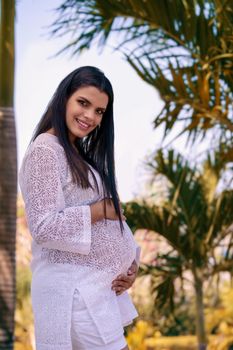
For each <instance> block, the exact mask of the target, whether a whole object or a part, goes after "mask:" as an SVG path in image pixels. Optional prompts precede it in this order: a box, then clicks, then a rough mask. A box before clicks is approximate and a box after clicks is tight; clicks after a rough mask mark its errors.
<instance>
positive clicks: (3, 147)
mask: <svg viewBox="0 0 233 350" xmlns="http://www.w3.org/2000/svg"><path fill="white" fill-rule="evenodd" d="M14 16H15V4H14V1H13V0H1V8H0V24H1V32H0V274H1V282H0V310H1V311H0V349H4V350H8V349H9V350H12V349H13V343H14V309H15V236H16V195H17V159H16V134H15V122H14V108H13V94H14Z"/></svg>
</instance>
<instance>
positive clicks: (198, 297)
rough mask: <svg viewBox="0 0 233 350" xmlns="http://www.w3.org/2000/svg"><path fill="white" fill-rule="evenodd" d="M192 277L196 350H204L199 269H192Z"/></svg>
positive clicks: (205, 345) (201, 285) (202, 304)
mask: <svg viewBox="0 0 233 350" xmlns="http://www.w3.org/2000/svg"><path fill="white" fill-rule="evenodd" d="M193 276H194V289H195V298H196V333H197V339H198V350H206V349H207V338H206V331H205V316H204V303H203V279H202V273H201V271H200V269H198V268H194V270H193Z"/></svg>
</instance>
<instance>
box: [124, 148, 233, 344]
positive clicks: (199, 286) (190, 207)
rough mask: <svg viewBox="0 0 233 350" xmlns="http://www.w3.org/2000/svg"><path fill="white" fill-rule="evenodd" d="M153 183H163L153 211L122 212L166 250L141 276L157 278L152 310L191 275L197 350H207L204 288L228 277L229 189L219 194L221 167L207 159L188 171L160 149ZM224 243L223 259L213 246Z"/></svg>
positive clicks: (232, 215) (232, 218)
mask: <svg viewBox="0 0 233 350" xmlns="http://www.w3.org/2000/svg"><path fill="white" fill-rule="evenodd" d="M150 167H151V168H152V171H153V175H154V177H153V179H156V177H157V176H158V175H159V176H160V177H161V175H162V176H163V177H164V178H165V179H166V181H167V193H166V199H165V200H164V201H163V203H160V204H159V205H158V206H157V205H154V204H150V205H149V204H148V203H147V202H146V201H145V200H144V201H143V202H142V203H139V202H130V203H128V204H127V205H126V208H125V212H126V217H127V221H128V223H129V225H130V226H131V227H132V228H133V230H135V229H138V228H143V229H148V230H152V231H155V232H157V233H158V234H160V235H161V236H163V237H164V238H166V239H167V241H168V243H169V244H170V246H171V250H170V251H169V253H168V254H160V255H158V256H157V257H155V259H156V261H157V265H156V266H144V269H143V270H144V274H152V275H153V276H154V277H158V276H159V277H160V279H159V282H158V284H157V285H156V286H155V290H156V298H157V302H158V303H157V305H161V304H162V305H164V304H165V303H167V302H170V303H172V301H173V295H174V292H175V286H174V282H175V280H176V279H177V278H180V279H183V278H184V272H187V271H189V273H190V274H191V276H192V281H193V286H194V291H195V300H196V332H197V337H198V342H199V349H200V350H203V349H206V344H207V339H206V332H205V323H204V304H203V294H204V290H203V285H204V282H206V281H208V280H210V279H211V277H212V276H214V275H215V274H217V273H219V272H220V271H230V272H231V273H232V272H233V245H232V237H233V231H232V227H231V225H232V223H233V205H232V204H233V190H229V189H224V190H222V192H219V190H218V188H219V183H220V181H221V178H222V177H221V176H222V173H223V170H222V169H223V167H224V164H223V162H222V161H221V160H220V159H219V155H218V156H217V157H215V158H213V156H212V157H211V156H208V158H207V160H206V161H205V162H204V165H203V166H202V168H197V166H195V165H194V166H192V167H191V166H190V165H189V163H188V161H187V160H185V159H184V158H183V157H182V156H181V155H180V154H177V155H176V154H175V153H174V151H173V150H170V151H169V152H168V153H167V155H165V153H164V152H163V151H161V150H159V151H158V152H157V153H156V155H155V157H154V159H153V160H152V161H151V162H150ZM226 241H227V244H226V243H225V253H224V255H220V256H219V255H218V256H217V254H218V252H217V247H218V246H219V244H220V243H224V242H226Z"/></svg>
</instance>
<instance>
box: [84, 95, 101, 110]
mask: <svg viewBox="0 0 233 350" xmlns="http://www.w3.org/2000/svg"><path fill="white" fill-rule="evenodd" d="M78 98H82V99H83V100H85V101H86V102H87V103H90V104H91V102H90V101H89V100H88V99H87V98H86V97H83V96H78ZM106 108H107V107H97V108H96V109H101V110H103V111H105V110H106Z"/></svg>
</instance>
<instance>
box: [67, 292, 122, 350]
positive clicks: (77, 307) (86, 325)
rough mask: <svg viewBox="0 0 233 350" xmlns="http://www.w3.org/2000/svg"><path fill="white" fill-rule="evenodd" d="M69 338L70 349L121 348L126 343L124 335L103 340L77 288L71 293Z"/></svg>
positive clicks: (103, 349)
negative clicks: (106, 341)
mask: <svg viewBox="0 0 233 350" xmlns="http://www.w3.org/2000/svg"><path fill="white" fill-rule="evenodd" d="M71 340H72V350H121V349H123V348H124V347H125V346H126V345H127V343H126V340H125V337H124V335H122V336H121V337H120V338H119V337H117V339H115V340H114V341H112V342H111V343H108V344H105V343H104V342H103V340H102V338H101V336H100V335H99V332H98V329H97V327H96V325H95V323H94V322H93V320H92V318H91V316H90V314H89V311H88V309H87V307H86V304H85V303H84V301H83V298H82V296H81V294H80V293H79V292H78V290H77V289H76V290H75V293H74V295H73V305H72V320H71Z"/></svg>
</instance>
